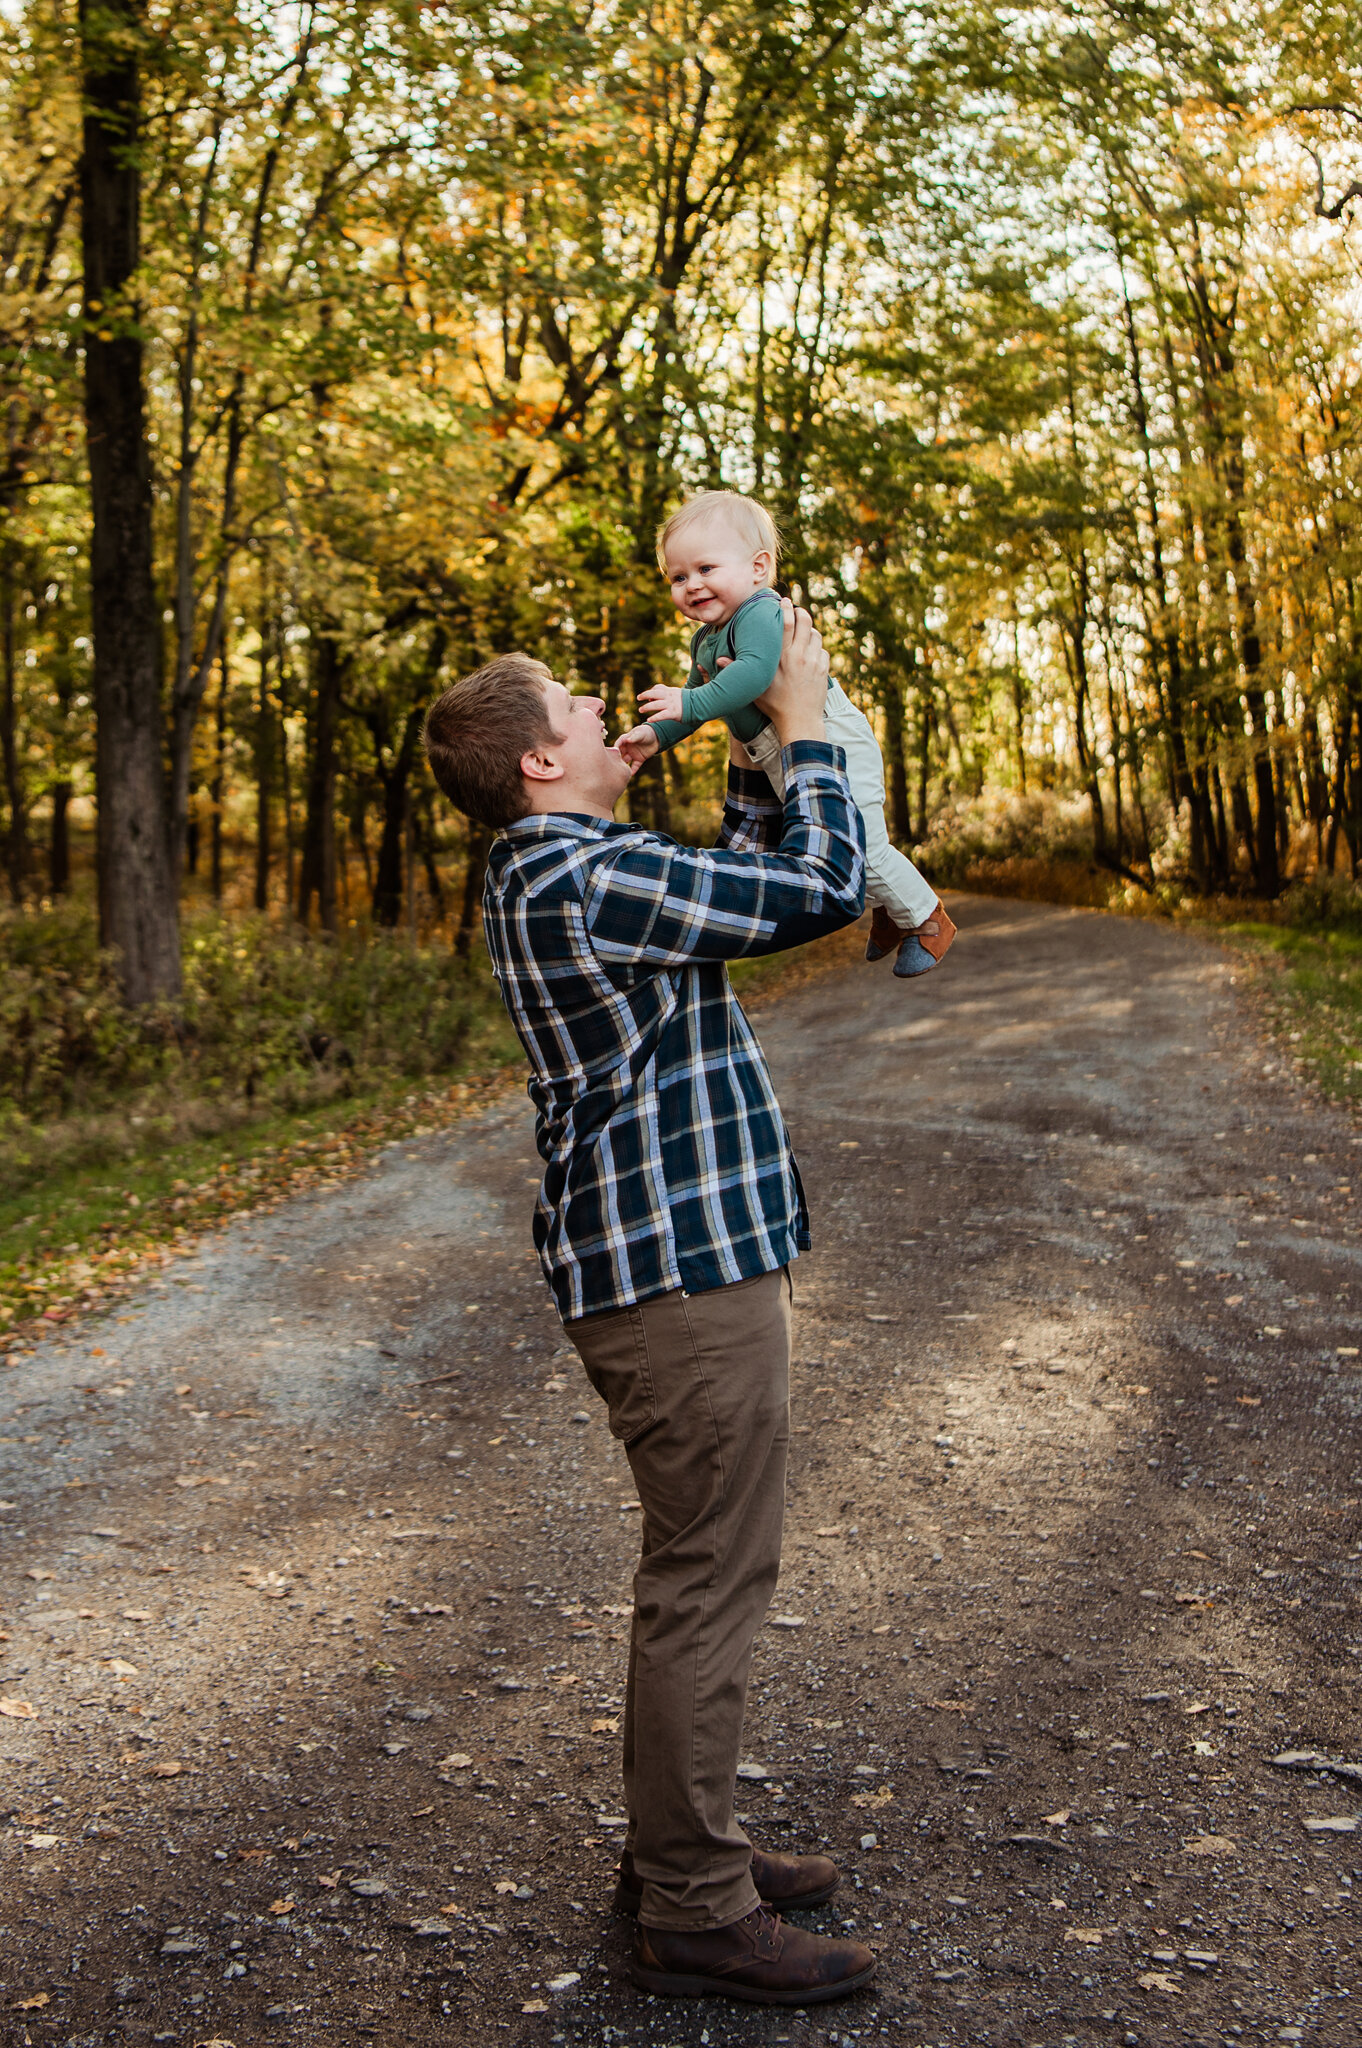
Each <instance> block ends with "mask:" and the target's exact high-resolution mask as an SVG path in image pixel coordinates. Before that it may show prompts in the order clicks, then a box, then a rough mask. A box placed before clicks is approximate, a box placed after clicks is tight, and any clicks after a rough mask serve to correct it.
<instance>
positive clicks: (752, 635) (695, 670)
mask: <svg viewBox="0 0 1362 2048" xmlns="http://www.w3.org/2000/svg"><path fill="white" fill-rule="evenodd" d="M784 644H785V615H784V612H783V610H782V608H781V602H780V599H779V598H778V597H777V596H776V593H775V591H774V590H754V591H753V593H752V595H751V597H749V598H745V599H744V601H743V602H742V603H741V604H740V605H739V606H738V609H737V610H736V611H735V612H734V614H733V616H732V618H731V619H728V620H726V621H725V622H724V624H723V625H721V626H701V628H700V630H699V631H698V632H697V633H696V635H695V638H694V639H693V640H692V641H691V643H690V677H689V679H688V682H687V685H686V687H685V689H683V690H682V692H681V706H682V711H681V717H680V718H679V719H675V718H654V719H651V720H650V721H649V723H650V724H651V726H652V728H653V731H654V732H655V733H656V734H657V744H658V747H659V748H660V749H666V748H667V747H674V746H675V745H676V743H677V741H678V740H683V739H685V738H686V737H687V735H688V734H689V733H693V732H694V731H696V729H697V728H698V727H699V726H702V725H705V724H707V723H708V721H709V720H710V719H711V718H722V719H723V721H724V723H725V725H726V726H727V727H728V729H729V731H730V732H731V733H733V734H734V736H735V737H736V738H738V739H740V740H751V739H755V738H756V736H757V734H758V733H759V732H760V731H761V729H762V727H763V726H764V725H768V724H769V723H770V720H769V719H766V718H763V717H762V715H761V713H760V711H754V710H753V709H752V699H753V698H754V697H760V696H761V694H762V692H763V691H764V690H766V689H769V688H770V685H771V684H772V682H773V681H774V680H775V673H776V670H777V669H778V668H779V666H780V656H781V650H782V649H783V647H784ZM722 654H731V655H732V657H733V660H732V663H731V665H730V666H729V667H728V668H724V669H721V668H720V667H719V665H718V664H719V657H720V655H722Z"/></svg>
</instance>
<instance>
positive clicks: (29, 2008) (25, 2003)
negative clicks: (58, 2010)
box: [14, 1991, 52, 2012]
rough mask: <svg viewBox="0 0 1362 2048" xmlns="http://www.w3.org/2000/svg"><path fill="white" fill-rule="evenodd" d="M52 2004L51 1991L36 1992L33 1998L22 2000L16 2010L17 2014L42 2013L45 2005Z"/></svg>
mask: <svg viewBox="0 0 1362 2048" xmlns="http://www.w3.org/2000/svg"><path fill="white" fill-rule="evenodd" d="M51 2003H52V1993H51V1992H50V1991H35V1992H34V1994H33V1996H32V1998H21V1999H20V2000H19V2002H18V2004H17V2005H16V2006H15V2008H14V2010H15V2011H16V2012H41V2011H42V2009H43V2007H44V2006H45V2005H51Z"/></svg>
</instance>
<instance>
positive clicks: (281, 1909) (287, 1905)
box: [269, 1899, 293, 1914]
mask: <svg viewBox="0 0 1362 2048" xmlns="http://www.w3.org/2000/svg"><path fill="white" fill-rule="evenodd" d="M269 1910H270V1912H271V1913H275V1914H279V1913H291V1912H292V1911H293V1900H292V1899H271V1900H270V1905H269Z"/></svg>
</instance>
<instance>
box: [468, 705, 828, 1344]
mask: <svg viewBox="0 0 1362 2048" xmlns="http://www.w3.org/2000/svg"><path fill="white" fill-rule="evenodd" d="M784 763H785V772H786V775H787V777H788V783H787V790H786V796H785V801H784V804H783V806H782V804H781V802H780V800H779V799H778V798H777V797H776V795H775V793H774V791H773V790H772V787H771V784H770V783H769V782H768V781H767V779H766V777H765V776H764V775H761V774H756V773H753V772H750V771H747V770H739V769H735V768H730V770H729V778H728V794H727V801H726V803H725V805H724V816H723V824H722V826H721V828H720V832H719V838H718V843H717V844H716V845H715V846H714V847H713V848H697V847H690V846H678V845H677V844H676V843H675V842H674V841H673V840H671V839H667V838H663V837H662V836H660V835H659V834H657V833H655V832H648V831H645V830H643V829H642V828H641V827H640V826H637V825H616V824H613V823H608V822H606V821H604V820H602V819H599V818H591V817H584V816H581V815H579V814H576V813H566V812H557V813H553V814H551V815H549V816H536V817H529V818H521V819H519V820H518V821H517V822H516V823H515V824H514V825H512V826H510V827H509V828H508V829H507V830H506V831H505V832H503V833H501V834H500V835H499V836H498V837H497V838H496V840H495V841H494V842H493V845H492V851H491V856H490V858H489V860H488V864H487V881H486V885H485V888H484V891H483V919H484V924H483V929H484V934H485V937H486V942H487V950H488V952H489V954H490V955H491V960H492V968H493V971H494V973H495V975H496V977H497V981H498V984H499V985H500V988H501V993H502V997H503V999H504V1001H505V1003H506V1007H507V1009H508V1010H509V1011H510V1014H511V1020H512V1022H513V1023H514V1025H515V1028H516V1031H517V1033H518V1034H519V1037H520V1040H521V1043H522V1044H523V1045H524V1047H525V1050H526V1052H527V1053H528V1054H529V1059H530V1067H531V1074H530V1083H529V1092H530V1098H531V1100H532V1101H533V1103H534V1106H535V1109H536V1111H537V1113H538V1117H537V1130H536V1141H537V1143H538V1147H539V1152H540V1156H541V1157H542V1158H543V1160H544V1162H545V1169H544V1178H543V1183H542V1186H541V1188H540V1191H539V1197H538V1200H537V1202H536V1205H535V1215H534V1240H535V1244H536V1246H537V1248H538V1251H539V1257H540V1261H541V1263H542V1265H543V1268H544V1273H545V1276H546V1278H547V1279H548V1283H549V1286H550V1287H551V1288H552V1290H553V1294H554V1298H555V1300H556V1302H557V1304H558V1312H559V1314H560V1316H561V1317H562V1318H563V1320H564V1321H565V1322H566V1321H570V1320H572V1319H573V1318H575V1317H577V1316H584V1315H593V1314H595V1313H597V1312H598V1311H600V1310H602V1309H614V1308H623V1307H626V1306H627V1305H628V1304H629V1303H630V1302H635V1301H644V1300H646V1299H647V1298H648V1296H649V1295H655V1294H662V1293H665V1292H667V1291H668V1290H670V1289H672V1288H677V1287H680V1288H684V1289H686V1291H687V1292H688V1293H691V1294H699V1293H703V1292H705V1291H707V1290H708V1289H710V1288H713V1287H722V1286H725V1285H727V1284H729V1283H730V1282H732V1281H736V1280H749V1279H754V1278H755V1277H756V1276H757V1275H758V1274H759V1273H769V1272H773V1271H775V1270H776V1269H778V1268H779V1267H781V1266H783V1265H785V1264H786V1263H787V1262H788V1261H789V1260H790V1259H792V1258H794V1257H795V1256H796V1254H797V1253H798V1252H800V1251H804V1250H807V1248H808V1243H809V1231H808V1213H807V1210H806V1208H805V1205H804V1192H803V1188H802V1187H801V1185H800V1180H799V1173H798V1169H797V1168H796V1166H795V1162H794V1155H793V1153H792V1151H791V1149H790V1140H789V1134H788V1133H787V1131H786V1129H785V1123H784V1119H783V1118H782V1116H781V1113H780V1106H779V1104H778V1103H777V1101H776V1097H775V1091H774V1089H773V1088H772V1085H771V1077H770V1074H769V1073H768V1072H767V1067H766V1061H765V1058H764V1057H763V1054H762V1051H761V1047H760V1046H759V1045H758V1044H757V1041H756V1039H755V1037H754V1036H753V1033H752V1029H751V1026H750V1025H749V1024H748V1022H747V1019H746V1017H745V1016H744V1015H743V1013H742V1010H741V1009H740V1007H739V1005H738V1002H737V998H736V997H735V996H734V994H733V991H732V989H731V987H730V986H729V980H728V972H727V969H726V967H725V966H724V962H725V961H726V960H736V959H743V958H749V959H750V958H752V957H754V956H756V955H759V954H763V953H778V952H781V951H782V950H784V949H785V948H786V947H789V946H794V945H798V944H799V943H801V941H803V940H805V939H812V938H817V937H818V936H819V935H820V934H822V933H824V932H831V931H836V930H837V929H838V928H839V927H840V926H842V925H846V924H850V923H852V922H853V921H854V919H856V918H857V917H859V915H860V913H861V910H862V908H863V906H864V900H865V834H864V829H863V827H862V824H861V818H860V814H859V812H858V811H857V809H856V806H855V804H854V803H853V802H852V799H851V792H850V789H849V788H848V786H847V780H846V775H845V765H846V764H845V760H844V757H843V756H842V753H841V751H840V749H838V748H835V747H832V746H827V745H824V744H822V743H821V742H815V741H812V740H805V741H798V742H796V743H795V744H794V745H792V746H790V747H787V748H786V750H785V756H784Z"/></svg>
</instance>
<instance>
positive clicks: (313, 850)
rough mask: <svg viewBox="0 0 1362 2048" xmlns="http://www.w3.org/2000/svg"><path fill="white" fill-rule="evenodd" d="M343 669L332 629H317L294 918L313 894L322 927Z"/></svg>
mask: <svg viewBox="0 0 1362 2048" xmlns="http://www.w3.org/2000/svg"><path fill="white" fill-rule="evenodd" d="M343 669H344V664H343V662H342V660H341V651H340V648H339V647H338V646H337V644H336V640H335V636H334V634H332V633H329V632H326V631H323V632H321V633H320V634H319V635H318V638H317V670H316V679H315V695H314V701H313V715H312V759H311V761H310V762H309V763H308V778H307V816H306V818H305V820H304V824H303V862H302V871H301V873H300V875H299V878H298V918H299V921H300V923H302V924H306V923H307V921H308V917H309V914H310V912H311V909H312V904H313V902H314V900H315V902H316V905H317V915H318V918H319V920H320V923H321V927H322V930H323V931H324V932H334V931H335V929H336V737H337V732H338V729H339V725H340V700H341V681H342V675H343Z"/></svg>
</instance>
